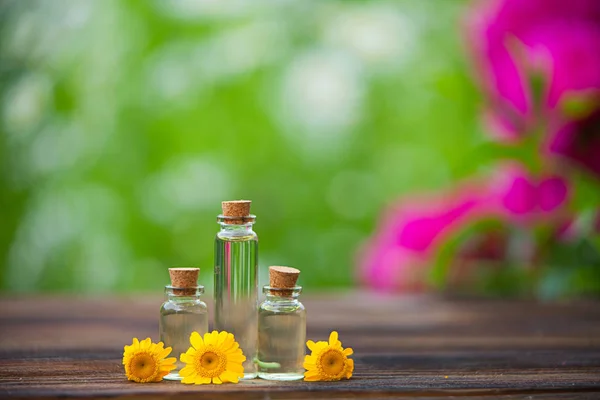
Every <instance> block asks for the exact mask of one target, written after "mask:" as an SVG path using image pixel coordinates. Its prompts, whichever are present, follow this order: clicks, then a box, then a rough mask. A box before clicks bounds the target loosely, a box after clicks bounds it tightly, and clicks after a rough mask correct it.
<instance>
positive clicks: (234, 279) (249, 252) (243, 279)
mask: <svg viewBox="0 0 600 400" xmlns="http://www.w3.org/2000/svg"><path fill="white" fill-rule="evenodd" d="M254 219H255V217H254V216H250V217H249V218H245V219H244V221H243V222H242V223H239V224H234V223H230V222H232V220H231V219H230V218H228V217H224V216H222V215H219V217H218V222H219V224H220V225H221V230H220V231H219V232H218V233H217V236H216V238H215V329H217V330H219V331H221V330H226V331H228V332H231V333H233V335H234V336H235V339H236V340H237V342H238V343H239V344H240V348H241V349H242V351H243V352H244V355H245V356H246V361H245V362H244V379H252V378H256V365H255V364H254V361H253V360H254V357H255V356H256V346H257V308H258V236H257V235H256V233H255V232H254V231H253V230H252V225H253V224H254ZM236 222H239V220H238V221H236Z"/></svg>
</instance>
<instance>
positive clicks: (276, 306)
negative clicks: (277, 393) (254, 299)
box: [256, 266, 306, 381]
mask: <svg viewBox="0 0 600 400" xmlns="http://www.w3.org/2000/svg"><path fill="white" fill-rule="evenodd" d="M299 275H300V271H299V270H297V269H296V268H290V267H280V266H273V267H269V283H270V285H269V286H265V287H264V288H263V293H264V294H265V295H266V300H265V301H264V302H263V303H262V304H261V305H260V307H259V309H258V354H257V359H256V363H257V365H258V376H259V377H260V378H263V379H268V380H275V381H292V380H298V379H302V378H303V377H304V367H303V366H302V364H303V362H304V354H305V349H304V346H305V343H306V310H305V308H304V305H302V303H300V301H298V297H299V296H300V292H301V291H302V287H301V286H296V282H297V280H298V276H299Z"/></svg>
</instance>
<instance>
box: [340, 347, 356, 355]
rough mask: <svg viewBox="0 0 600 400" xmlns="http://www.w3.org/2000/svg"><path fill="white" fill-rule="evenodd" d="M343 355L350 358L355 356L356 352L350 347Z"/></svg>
mask: <svg viewBox="0 0 600 400" xmlns="http://www.w3.org/2000/svg"><path fill="white" fill-rule="evenodd" d="M342 353H344V355H345V356H350V355H352V354H354V350H352V349H351V348H350V347H346V348H345V349H344V351H343V352H342Z"/></svg>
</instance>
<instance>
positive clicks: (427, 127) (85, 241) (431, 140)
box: [0, 0, 575, 292]
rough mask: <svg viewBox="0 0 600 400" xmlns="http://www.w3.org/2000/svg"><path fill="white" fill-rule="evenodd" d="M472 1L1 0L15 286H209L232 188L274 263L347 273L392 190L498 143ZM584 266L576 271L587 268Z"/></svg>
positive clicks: (322, 278) (5, 216) (455, 170)
mask: <svg viewBox="0 0 600 400" xmlns="http://www.w3.org/2000/svg"><path fill="white" fill-rule="evenodd" d="M465 4H466V3H465V2H463V1H435V2H434V1H429V2H420V1H410V0H405V1H394V2H389V1H365V2H354V1H328V2H320V1H291V0H288V1H233V2H225V3H222V2H214V1H192V0H179V1H174V0H154V1H117V0H103V1H95V0H56V1H35V0H27V1H18V0H13V1H4V2H2V3H0V19H1V28H0V29H1V32H0V100H1V103H0V112H1V114H0V118H1V119H0V122H1V125H0V129H1V132H2V135H1V137H0V154H1V162H2V170H1V175H0V188H1V193H2V195H1V198H0V201H1V207H0V221H1V228H0V259H1V260H2V267H1V268H0V287H1V288H2V289H3V290H5V291H48V290H60V291H81V292H84V291H85V292H90V291H98V292H102V291H125V290H152V291H157V290H161V287H162V286H163V285H164V284H166V283H167V280H168V274H167V272H166V268H167V267H169V266H173V265H196V266H199V267H200V268H201V271H202V272H201V282H202V283H204V284H206V285H207V286H208V287H209V288H210V287H212V263H213V238H214V234H215V233H216V231H217V228H218V226H217V224H216V219H215V217H216V215H217V214H218V213H219V212H220V201H221V200H227V199H237V198H248V199H252V200H253V212H254V213H255V214H256V215H257V217H258V218H257V223H256V225H255V228H256V231H257V232H258V234H259V237H260V265H261V278H260V279H261V282H264V280H265V279H266V273H265V272H266V268H267V266H268V265H292V266H295V267H297V268H300V269H301V270H302V272H303V273H302V276H301V278H300V280H301V284H302V285H303V286H304V287H305V288H306V289H307V290H311V289H318V288H322V287H340V288H343V287H348V286H350V285H352V284H353V282H354V272H353V271H354V264H355V261H354V259H355V255H356V252H357V251H358V249H359V247H360V244H361V242H362V241H363V240H364V238H365V237H367V235H369V234H370V233H371V232H372V231H373V229H374V226H375V224H376V220H377V218H378V215H379V213H380V210H381V209H382V207H384V206H385V205H386V204H388V203H390V202H391V201H392V200H394V199H396V198H398V197H399V196H402V195H404V194H407V193H411V192H414V191H421V190H433V189H438V188H441V187H447V186H451V185H452V184H453V183H454V182H456V181H458V180H459V179H461V178H463V177H465V176H468V175H472V174H473V173H476V172H478V171H479V170H480V169H485V167H486V164H487V163H489V161H490V160H491V159H493V158H494V157H495V154H494V153H493V151H491V152H486V151H479V149H481V148H485V146H486V143H485V140H486V139H485V138H484V135H483V133H482V130H481V127H480V126H481V124H480V120H479V111H480V97H479V96H480V95H479V94H478V92H477V90H476V89H475V86H474V83H473V80H472V77H471V75H472V74H471V72H470V70H469V65H470V62H469V59H468V57H467V54H466V49H465V48H464V47H463V44H462V37H461V35H462V32H461V30H460V18H461V15H462V14H463V11H464V8H465ZM574 279H575V278H574Z"/></svg>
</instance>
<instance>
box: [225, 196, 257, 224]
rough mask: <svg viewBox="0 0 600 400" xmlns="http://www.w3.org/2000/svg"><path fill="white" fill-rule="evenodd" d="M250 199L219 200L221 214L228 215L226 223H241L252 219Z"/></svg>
mask: <svg viewBox="0 0 600 400" xmlns="http://www.w3.org/2000/svg"><path fill="white" fill-rule="evenodd" d="M251 204H252V201H251V200H229V201H223V202H221V209H222V210H223V216H225V217H228V218H227V219H226V220H225V223H226V224H243V223H245V222H250V221H254V218H255V217H254V215H251V214H250V205H251Z"/></svg>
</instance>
